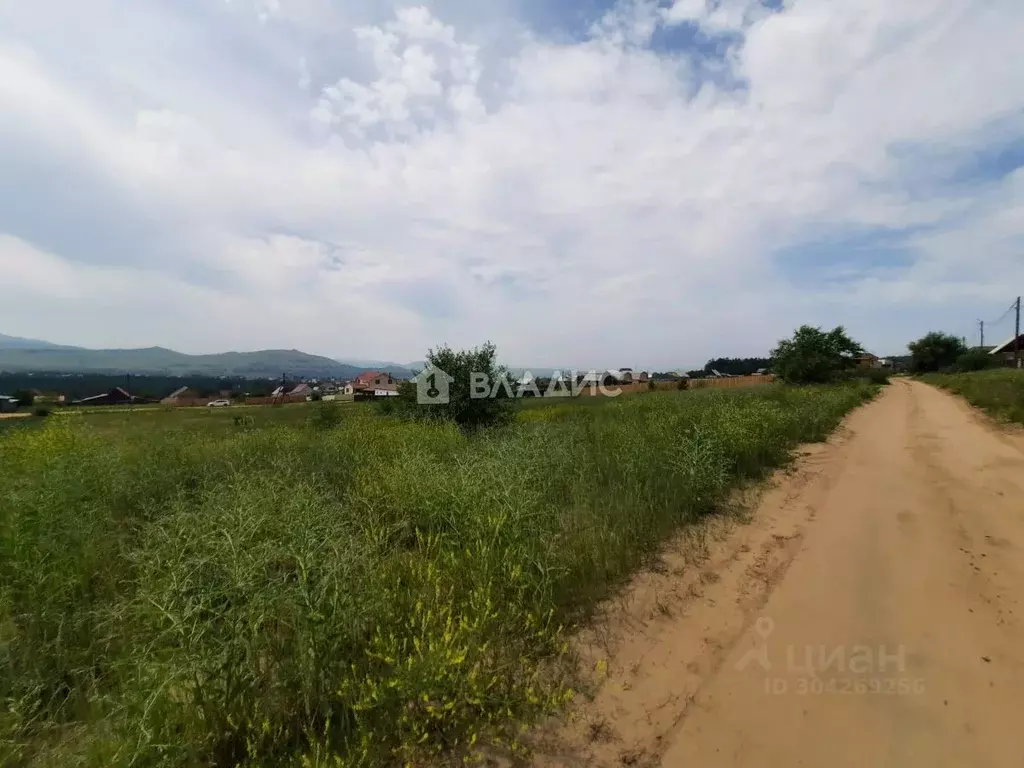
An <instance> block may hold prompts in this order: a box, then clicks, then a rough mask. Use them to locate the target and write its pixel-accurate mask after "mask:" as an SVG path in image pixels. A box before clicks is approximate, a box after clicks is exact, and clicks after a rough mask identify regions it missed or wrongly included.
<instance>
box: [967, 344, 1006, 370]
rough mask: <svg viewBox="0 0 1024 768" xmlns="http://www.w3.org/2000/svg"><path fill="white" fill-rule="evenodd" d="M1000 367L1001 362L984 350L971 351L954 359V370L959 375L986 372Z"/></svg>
mask: <svg viewBox="0 0 1024 768" xmlns="http://www.w3.org/2000/svg"><path fill="white" fill-rule="evenodd" d="M1001 366H1002V363H1001V361H1000V360H999V359H998V358H997V357H995V356H993V355H990V354H989V353H988V352H986V351H985V350H984V349H972V350H970V351H969V352H965V353H964V354H962V355H960V357H958V358H957V359H956V370H957V371H958V372H959V373H971V372H972V371H987V370H990V369H993V368H999V367H1001Z"/></svg>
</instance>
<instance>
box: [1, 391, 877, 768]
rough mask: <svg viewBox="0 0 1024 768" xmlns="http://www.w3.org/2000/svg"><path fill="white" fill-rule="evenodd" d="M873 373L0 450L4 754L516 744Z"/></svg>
mask: <svg viewBox="0 0 1024 768" xmlns="http://www.w3.org/2000/svg"><path fill="white" fill-rule="evenodd" d="M874 391H875V390H874V388H872V387H870V386H868V385H852V384H850V385H844V386H836V387H827V388H802V389H787V388H782V387H767V388H764V389H760V390H758V391H756V392H736V391H732V392H729V391H707V392H700V393H664V394H647V395H641V396H634V397H623V398H620V399H618V400H616V401H614V402H610V403H606V404H604V405H603V406H602V407H582V406H580V405H579V404H578V403H574V402H558V403H554V404H552V405H549V406H547V407H536V408H530V409H525V410H523V411H521V412H520V413H518V415H517V422H516V424H515V425H513V426H511V427H507V428H503V429H500V430H496V431H490V432H486V431H485V432H483V433H481V434H477V435H473V436H466V435H465V434H463V433H462V432H460V431H459V430H458V429H457V428H455V427H453V426H448V425H444V424H429V423H415V424H410V423H402V422H398V421H393V420H390V419H385V418H379V417H376V416H374V415H373V414H372V413H370V412H368V411H366V410H365V409H364V410H351V411H346V412H345V415H344V417H343V418H340V419H339V418H336V416H333V415H332V416H323V415H322V414H320V415H318V417H317V418H315V419H312V420H310V423H308V424H299V423H287V424H278V425H268V426H264V427H257V428H251V427H247V428H237V429H231V428H227V427H223V425H222V428H219V429H216V430H207V429H204V428H203V424H204V423H203V422H202V420H201V419H196V420H195V423H193V424H192V425H191V426H182V424H181V423H179V422H176V421H175V419H174V416H173V414H171V415H169V414H164V413H161V412H156V413H154V414H153V415H152V417H151V418H143V417H144V414H131V416H132V418H131V420H127V419H126V420H124V422H123V423H120V426H119V427H118V428H117V429H112V428H111V427H110V424H109V423H105V422H97V424H99V427H98V428H97V427H96V426H93V423H92V422H91V421H90V419H89V418H87V417H82V418H78V419H72V418H56V417H54V418H51V419H50V420H48V422H47V423H45V424H43V425H42V426H41V427H39V428H38V429H34V430H16V431H12V432H9V433H6V434H5V435H3V436H2V437H0V467H2V472H3V486H2V488H0V698H2V699H3V701H4V703H5V709H4V712H3V713H2V714H0V762H2V763H3V764H5V765H68V766H73V765H87V766H117V765H124V766H127V765H132V766H155V765H167V766H201V765H202V766H208V765H214V766H229V765H236V764H240V765H262V766H279V765H303V766H306V765H310V766H326V765H332V766H362V765H367V766H369V765H380V764H389V763H392V762H396V763H401V762H403V761H405V762H415V763H420V762H424V761H429V760H431V759H432V758H433V757H436V756H438V755H441V754H444V755H447V756H451V755H454V756H455V757H459V756H471V755H472V754H473V753H474V750H476V749H477V748H478V747H479V746H480V745H481V744H484V743H489V744H499V745H504V746H505V747H507V748H511V749H514V748H515V747H516V733H517V732H518V731H517V728H518V725H519V724H521V723H528V722H531V721H533V720H534V719H536V718H537V717H539V716H541V715H543V714H544V713H547V712H550V711H552V710H553V709H555V708H557V707H558V706H560V705H562V704H563V703H565V702H566V701H567V700H568V699H569V698H570V697H571V691H570V683H569V678H568V677H567V674H568V671H569V669H570V665H568V664H567V663H563V658H562V657H563V654H564V653H565V648H566V638H567V633H568V632H570V631H571V628H572V627H573V626H574V625H575V624H576V623H577V622H580V621H582V620H585V619H586V617H587V615H588V613H589V611H591V610H592V609H593V608H594V606H595V604H596V603H597V601H599V600H600V599H602V598H603V597H605V596H607V595H608V594H609V591H610V590H611V589H613V588H614V587H615V585H616V584H618V583H620V582H621V581H622V580H623V579H624V578H625V577H627V576H628V574H629V573H630V572H631V571H633V570H634V569H635V568H637V567H638V565H640V564H642V562H643V561H644V559H645V558H647V557H649V556H651V555H652V554H653V553H654V552H655V551H656V549H657V547H658V545H659V543H660V542H662V541H663V540H664V539H665V537H666V536H668V535H669V534H670V533H671V532H672V531H673V530H675V529H677V528H678V527H680V526H683V525H686V524H687V523H690V522H692V521H694V520H696V519H698V518H699V517H700V516H701V515H704V514H706V513H708V512H709V511H711V510H712V509H713V508H714V506H715V505H716V503H718V502H719V501H720V500H721V499H722V497H723V495H724V494H725V493H726V492H727V491H728V490H729V489H730V488H731V487H733V486H735V485H736V484H737V483H739V482H742V481H743V480H744V479H749V478H756V477H758V476H759V475H761V474H762V473H763V472H764V471H765V470H766V469H768V468H771V467H775V466H777V465H779V464H781V463H783V462H785V461H786V460H787V457H788V456H789V452H790V450H791V449H792V448H793V446H794V445H795V444H797V443H799V442H802V441H808V440H821V439H824V438H825V437H826V435H827V434H828V433H829V432H830V431H831V430H832V429H833V428H834V427H835V426H836V424H837V423H838V422H839V420H840V419H841V418H842V416H843V415H844V414H845V413H846V412H847V411H849V410H850V409H851V408H853V407H854V406H856V405H858V404H859V403H861V402H863V401H864V400H866V399H867V398H869V397H870V396H871V395H872V394H873V392H874Z"/></svg>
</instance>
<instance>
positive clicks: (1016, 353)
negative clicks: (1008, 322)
mask: <svg viewBox="0 0 1024 768" xmlns="http://www.w3.org/2000/svg"><path fill="white" fill-rule="evenodd" d="M1013 328H1014V330H1013V333H1014V336H1013V363H1014V365H1016V366H1017V367H1018V368H1020V296H1018V297H1017V322H1016V324H1015V325H1014V327H1013Z"/></svg>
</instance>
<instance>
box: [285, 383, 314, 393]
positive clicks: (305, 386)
mask: <svg viewBox="0 0 1024 768" xmlns="http://www.w3.org/2000/svg"><path fill="white" fill-rule="evenodd" d="M311 389H312V387H310V386H309V384H306V383H302V384H299V385H298V386H297V387H295V389H293V390H292V391H291V392H289V393H288V394H289V395H304V394H306V393H307V392H309V391H310V390H311Z"/></svg>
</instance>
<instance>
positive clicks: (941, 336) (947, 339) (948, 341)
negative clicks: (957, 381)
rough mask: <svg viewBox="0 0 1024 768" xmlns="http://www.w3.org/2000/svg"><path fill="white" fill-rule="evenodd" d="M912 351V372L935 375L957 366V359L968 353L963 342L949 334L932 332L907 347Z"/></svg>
mask: <svg viewBox="0 0 1024 768" xmlns="http://www.w3.org/2000/svg"><path fill="white" fill-rule="evenodd" d="M907 348H908V349H909V350H910V356H911V357H910V370H911V371H912V372H913V373H933V372H935V371H940V370H943V369H945V368H951V367H953V366H954V365H955V364H956V361H957V358H959V357H960V356H961V355H963V354H966V353H967V347H966V346H965V345H964V343H963V341H961V340H960V339H958V338H957V337H956V336H952V335H950V334H948V333H939V332H938V331H932V332H931V333H928V334H926V335H924V336H922V337H921V338H920V339H918V340H917V341H914V342H911V343H910V344H908V345H907Z"/></svg>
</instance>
